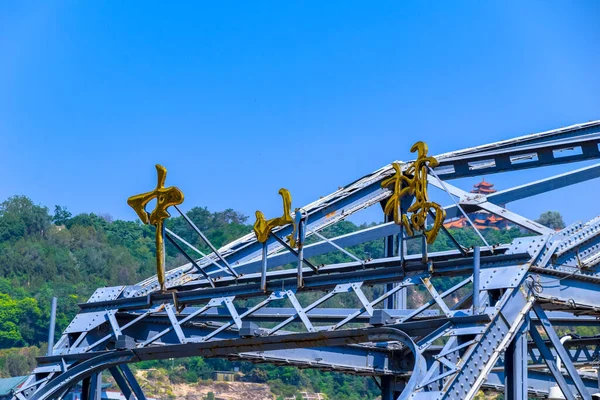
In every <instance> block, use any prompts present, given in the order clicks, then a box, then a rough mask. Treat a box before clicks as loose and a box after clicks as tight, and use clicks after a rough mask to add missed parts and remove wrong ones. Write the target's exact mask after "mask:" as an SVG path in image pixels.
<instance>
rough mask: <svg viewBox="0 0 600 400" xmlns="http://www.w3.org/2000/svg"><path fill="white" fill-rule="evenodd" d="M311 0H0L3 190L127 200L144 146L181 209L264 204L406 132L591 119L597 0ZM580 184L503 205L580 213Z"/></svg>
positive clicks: (479, 132)
mask: <svg viewBox="0 0 600 400" xmlns="http://www.w3.org/2000/svg"><path fill="white" fill-rule="evenodd" d="M323 3H324V2H321V1H315V2H290V1H283V2H254V1H251V2H235V3H234V2H210V3H208V2H187V3H185V2H181V3H177V4H175V3H173V2H151V1H144V2H133V1H131V2H126V1H112V2H109V1H103V2H98V1H60V2H52V1H48V2H33V1H32V2H29V1H15V2H3V3H2V5H0V160H1V163H0V166H1V167H0V168H1V171H2V184H1V185H0V199H4V198H6V197H8V196H10V195H13V194H25V195H27V196H29V197H31V198H32V199H34V201H35V202H37V203H42V204H45V205H47V206H49V207H50V208H51V209H53V208H54V205H55V204H60V205H66V206H67V207H68V208H69V209H70V210H71V211H72V212H74V213H79V212H96V213H109V214H111V215H113V216H114V217H115V218H125V219H134V218H135V214H134V212H133V210H130V209H129V208H128V207H127V205H126V202H125V201H126V198H127V197H128V196H129V195H132V194H136V193H139V192H142V191H146V190H149V189H151V188H152V187H153V186H154V184H155V179H156V178H155V171H154V164H155V163H157V162H158V163H162V164H164V165H165V166H166V167H167V168H168V170H169V176H168V178H167V184H175V185H178V186H179V187H180V188H181V189H182V190H183V191H184V193H185V194H186V207H187V208H190V207H192V206H195V205H198V206H208V207H209V208H210V209H211V210H221V209H224V208H234V209H236V210H239V211H242V212H244V213H246V214H248V215H252V216H253V214H252V213H253V212H254V210H256V209H262V210H264V211H265V213H266V214H267V217H272V216H275V215H276V214H279V213H280V207H281V205H280V199H279V197H278V195H277V190H278V189H279V188H280V187H287V188H289V189H290V190H291V192H292V196H293V199H294V205H295V206H299V205H303V204H306V203H308V202H310V201H312V200H314V199H316V198H318V197H319V196H322V195H326V194H328V193H330V192H331V191H333V190H335V189H337V187H338V186H341V185H344V184H347V183H349V182H350V181H353V180H354V179H356V178H358V177H359V176H362V175H363V174H365V173H368V172H370V171H372V170H375V169H377V168H379V167H381V166H383V165H385V164H387V163H389V162H391V161H393V160H395V159H408V158H409V157H410V156H409V153H408V149H409V147H410V145H411V144H412V143H413V142H415V141H416V140H425V141H427V142H428V143H429V146H430V149H431V153H432V154H439V153H442V152H445V151H449V150H453V149H458V148H463V147H469V146H473V145H477V144H482V143H486V142H491V141H496V140H500V139H506V138H510V137H512V136H515V135H522V134H527V133H532V132H538V131H543V130H547V129H553V128H558V127H561V126H565V125H570V124H573V123H578V122H584V121H588V120H593V119H600V51H599V50H598V49H599V45H600V24H599V23H598V17H599V16H600V2H598V1H587V2H585V1H571V2H567V1H527V2H518V1H514V2H511V1H509V2H504V1H497V2H470V1H465V2H438V3H435V2H414V3H409V2H398V1H391V2H375V3H373V2H331V3H329V5H324V4H323ZM562 170H564V168H563V169H560V168H552V169H545V170H538V171H535V172H521V173H519V174H514V175H509V176H492V177H489V179H490V180H492V181H493V182H495V183H496V186H497V187H499V188H500V189H502V188H506V187H510V186H512V185H514V184H517V183H520V182H524V181H527V180H528V179H532V178H539V177H543V176H548V175H551V174H553V173H556V172H559V171H562ZM472 183H473V180H471V181H465V182H458V184H459V185H462V187H464V188H468V187H469V186H470V185H471V184H472ZM590 193H594V194H595V195H596V196H597V195H599V194H600V193H599V190H598V182H593V183H592V184H589V185H579V186H577V187H574V188H572V189H567V190H563V191H561V192H557V193H556V194H554V195H545V196H543V197H541V198H539V197H538V198H537V200H535V201H534V200H530V201H523V202H520V203H515V204H514V205H511V209H513V210H515V211H518V212H522V213H523V214H525V215H528V216H530V217H536V216H537V215H538V214H539V212H540V211H543V210H544V209H560V210H561V211H562V212H563V214H564V215H565V216H566V219H567V220H568V221H572V220H574V219H578V218H589V217H592V216H594V215H596V214H600V206H598V205H597V202H596V201H592V200H591V197H590V196H589V194H590ZM584 195H585V196H586V197H584ZM566 199H569V201H572V203H570V204H569V205H568V204H566V201H565V200H566ZM372 218H377V216H375V214H372V215H371V214H367V215H366V216H365V217H364V219H366V220H368V219H372Z"/></svg>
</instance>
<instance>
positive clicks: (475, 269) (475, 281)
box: [473, 246, 481, 314]
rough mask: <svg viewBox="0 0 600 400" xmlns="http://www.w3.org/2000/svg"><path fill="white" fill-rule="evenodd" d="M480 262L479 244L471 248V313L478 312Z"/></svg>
mask: <svg viewBox="0 0 600 400" xmlns="http://www.w3.org/2000/svg"><path fill="white" fill-rule="evenodd" d="M480 263H481V253H480V251H479V246H475V248H474V249H473V314H479V308H480V305H479V288H480V285H479V272H480V266H481V265H480Z"/></svg>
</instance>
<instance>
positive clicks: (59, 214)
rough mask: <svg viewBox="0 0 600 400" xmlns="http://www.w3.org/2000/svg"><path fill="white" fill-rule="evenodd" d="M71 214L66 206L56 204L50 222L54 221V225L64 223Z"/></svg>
mask: <svg viewBox="0 0 600 400" xmlns="http://www.w3.org/2000/svg"><path fill="white" fill-rule="evenodd" d="M72 215H73V214H71V213H70V212H69V211H68V210H67V207H63V206H58V205H56V206H54V216H53V217H52V222H54V224H55V225H64V224H65V223H66V222H67V221H68V220H69V218H71V216H72Z"/></svg>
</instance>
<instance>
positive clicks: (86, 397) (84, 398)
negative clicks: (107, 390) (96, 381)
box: [81, 376, 92, 400]
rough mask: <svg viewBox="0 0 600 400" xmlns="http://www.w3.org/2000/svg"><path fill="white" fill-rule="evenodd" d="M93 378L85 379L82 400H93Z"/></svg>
mask: <svg viewBox="0 0 600 400" xmlns="http://www.w3.org/2000/svg"><path fill="white" fill-rule="evenodd" d="M91 379H92V378H91V377H89V376H88V377H87V378H84V379H83V381H81V400H92V399H90V383H91Z"/></svg>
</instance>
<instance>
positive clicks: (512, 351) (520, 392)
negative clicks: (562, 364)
mask: <svg viewBox="0 0 600 400" xmlns="http://www.w3.org/2000/svg"><path fill="white" fill-rule="evenodd" d="M528 331H529V316H527V317H526V318H525V321H524V322H523V325H522V326H521V328H520V329H519V332H518V334H517V335H516V337H515V338H514V339H513V341H512V342H511V343H510V344H509V345H508V348H507V349H506V352H505V353H504V377H505V383H504V398H505V399H506V400H527V332H528Z"/></svg>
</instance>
